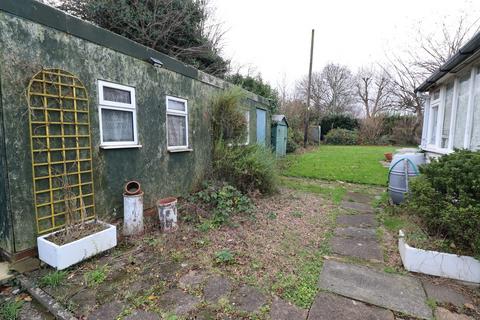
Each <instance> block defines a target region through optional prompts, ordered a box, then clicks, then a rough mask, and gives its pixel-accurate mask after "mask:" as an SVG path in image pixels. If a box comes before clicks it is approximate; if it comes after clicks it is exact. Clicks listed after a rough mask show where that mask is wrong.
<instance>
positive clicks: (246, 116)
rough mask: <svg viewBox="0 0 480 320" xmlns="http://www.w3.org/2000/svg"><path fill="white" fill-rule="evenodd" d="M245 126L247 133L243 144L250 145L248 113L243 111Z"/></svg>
mask: <svg viewBox="0 0 480 320" xmlns="http://www.w3.org/2000/svg"><path fill="white" fill-rule="evenodd" d="M245 124H246V127H247V128H246V129H247V133H246V137H245V144H246V145H247V144H249V143H250V111H245Z"/></svg>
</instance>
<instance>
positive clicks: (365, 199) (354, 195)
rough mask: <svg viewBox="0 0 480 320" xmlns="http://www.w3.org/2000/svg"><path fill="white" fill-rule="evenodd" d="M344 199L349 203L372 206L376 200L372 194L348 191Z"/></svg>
mask: <svg viewBox="0 0 480 320" xmlns="http://www.w3.org/2000/svg"><path fill="white" fill-rule="evenodd" d="M343 199H344V200H346V201H349V202H359V203H364V204H367V205H371V204H372V202H373V199H375V196H372V195H370V194H365V193H360V192H352V191H348V192H347V193H346V194H345V196H344V197H343Z"/></svg>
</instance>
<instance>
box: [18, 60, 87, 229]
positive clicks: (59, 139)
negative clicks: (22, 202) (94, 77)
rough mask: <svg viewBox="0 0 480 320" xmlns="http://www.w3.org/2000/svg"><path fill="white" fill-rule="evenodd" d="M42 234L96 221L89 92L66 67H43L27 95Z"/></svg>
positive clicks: (35, 192)
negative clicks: (83, 222) (88, 221)
mask: <svg viewBox="0 0 480 320" xmlns="http://www.w3.org/2000/svg"><path fill="white" fill-rule="evenodd" d="M27 99H28V106H29V119H30V146H31V154H32V171H33V191H34V195H35V214H36V220H37V231H38V233H39V234H42V233H46V232H50V231H54V230H58V229H60V228H62V227H64V226H65V225H67V226H70V225H72V224H74V223H76V222H79V221H85V220H88V219H93V218H95V206H94V189H93V172H92V151H91V138H90V116H89V104H88V95H87V90H86V89H85V87H84V86H83V84H82V83H81V81H80V80H79V79H78V78H77V77H75V76H74V75H72V74H70V73H69V72H66V71H63V70H60V69H43V70H41V71H40V72H38V73H37V74H36V75H35V76H34V77H33V78H32V80H31V81H30V84H29V86H28V92H27Z"/></svg>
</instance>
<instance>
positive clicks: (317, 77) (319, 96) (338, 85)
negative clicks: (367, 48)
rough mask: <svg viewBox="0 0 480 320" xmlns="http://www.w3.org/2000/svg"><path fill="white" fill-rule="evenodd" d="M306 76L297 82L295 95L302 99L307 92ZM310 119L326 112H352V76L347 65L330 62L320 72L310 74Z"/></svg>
mask: <svg viewBox="0 0 480 320" xmlns="http://www.w3.org/2000/svg"><path fill="white" fill-rule="evenodd" d="M307 83H308V81H307V78H304V79H302V80H301V81H300V82H298V83H297V86H296V91H297V95H298V96H299V97H301V98H303V99H305V97H306V92H307V86H308V85H307ZM311 105H312V113H313V114H312V120H314V121H318V120H319V119H320V118H322V117H324V116H326V115H328V114H340V113H354V109H355V107H356V105H355V91H354V78H353V75H352V72H351V71H350V69H348V67H346V66H342V65H339V64H333V63H330V64H328V65H326V66H325V67H324V68H323V69H322V71H321V72H314V73H313V74H312V84H311Z"/></svg>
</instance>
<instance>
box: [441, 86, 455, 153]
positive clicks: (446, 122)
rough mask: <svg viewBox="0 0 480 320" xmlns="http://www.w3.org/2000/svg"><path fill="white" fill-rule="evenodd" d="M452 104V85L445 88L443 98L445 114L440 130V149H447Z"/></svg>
mask: <svg viewBox="0 0 480 320" xmlns="http://www.w3.org/2000/svg"><path fill="white" fill-rule="evenodd" d="M452 102H453V84H449V85H448V86H447V93H446V96H445V113H444V117H443V128H442V148H447V147H448V135H449V133H450V120H451V119H452Z"/></svg>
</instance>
